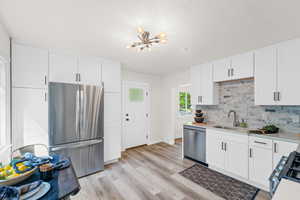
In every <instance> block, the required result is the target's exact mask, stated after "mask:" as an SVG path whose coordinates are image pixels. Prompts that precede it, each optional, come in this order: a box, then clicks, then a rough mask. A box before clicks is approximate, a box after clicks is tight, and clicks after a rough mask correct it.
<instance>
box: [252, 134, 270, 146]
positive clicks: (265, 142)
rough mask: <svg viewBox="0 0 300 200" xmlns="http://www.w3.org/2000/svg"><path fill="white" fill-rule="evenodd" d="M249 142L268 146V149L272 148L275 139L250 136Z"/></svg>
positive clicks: (254, 144)
mask: <svg viewBox="0 0 300 200" xmlns="http://www.w3.org/2000/svg"><path fill="white" fill-rule="evenodd" d="M249 144H250V146H255V147H262V148H266V149H272V144H273V141H272V140H270V139H265V138H259V137H254V136H250V137H249Z"/></svg>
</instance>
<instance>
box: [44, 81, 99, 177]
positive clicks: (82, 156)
mask: <svg viewBox="0 0 300 200" xmlns="http://www.w3.org/2000/svg"><path fill="white" fill-rule="evenodd" d="M103 93H104V88H103V86H94V85H81V84H68V83H57V82H50V83H49V147H50V151H51V152H55V153H58V154H61V155H64V156H68V157H70V158H71V160H72V163H73V166H74V168H75V171H76V174H77V176H78V177H82V176H86V175H88V174H91V173H94V172H97V171H101V170H103V169H104V161H103V156H104V155H103V151H104V150H103V148H104V140H103V109H104V107H103V98H104V94H103Z"/></svg>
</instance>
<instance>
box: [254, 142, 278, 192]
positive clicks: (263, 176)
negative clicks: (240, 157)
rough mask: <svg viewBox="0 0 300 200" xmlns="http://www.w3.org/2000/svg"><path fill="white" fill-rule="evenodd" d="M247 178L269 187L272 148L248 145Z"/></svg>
mask: <svg viewBox="0 0 300 200" xmlns="http://www.w3.org/2000/svg"><path fill="white" fill-rule="evenodd" d="M249 150H250V159H249V179H250V180H251V181H253V182H256V183H258V184H261V185H263V186H265V187H269V180H268V179H269V177H270V175H271V173H272V169H273V168H272V155H273V154H272V149H265V148H260V147H253V146H250V149H249Z"/></svg>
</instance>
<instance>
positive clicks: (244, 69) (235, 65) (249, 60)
mask: <svg viewBox="0 0 300 200" xmlns="http://www.w3.org/2000/svg"><path fill="white" fill-rule="evenodd" d="M231 68H232V71H231V79H243V78H250V77H253V76H254V74H253V70H254V63H253V52H250V53H244V54H240V55H237V56H234V57H232V58H231Z"/></svg>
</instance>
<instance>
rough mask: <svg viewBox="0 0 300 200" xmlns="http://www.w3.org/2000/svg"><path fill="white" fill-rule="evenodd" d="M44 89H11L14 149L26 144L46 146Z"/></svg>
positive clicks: (45, 100) (46, 125)
mask: <svg viewBox="0 0 300 200" xmlns="http://www.w3.org/2000/svg"><path fill="white" fill-rule="evenodd" d="M46 95H47V91H46V90H45V89H32V88H13V89H12V136H13V138H12V139H13V145H14V148H18V147H21V146H24V145H28V144H45V145H48V102H47V96H46Z"/></svg>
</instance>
